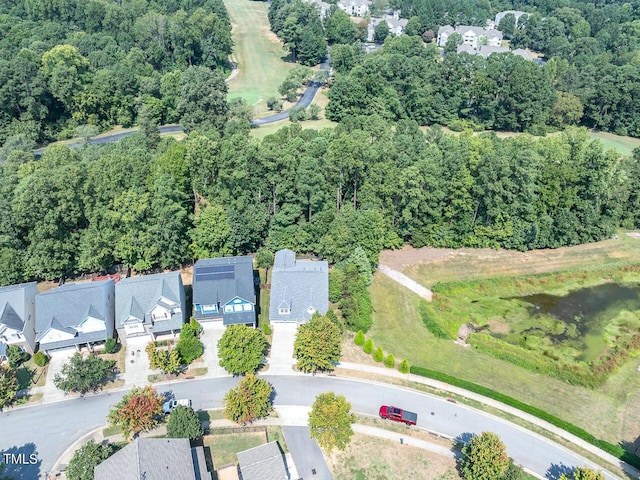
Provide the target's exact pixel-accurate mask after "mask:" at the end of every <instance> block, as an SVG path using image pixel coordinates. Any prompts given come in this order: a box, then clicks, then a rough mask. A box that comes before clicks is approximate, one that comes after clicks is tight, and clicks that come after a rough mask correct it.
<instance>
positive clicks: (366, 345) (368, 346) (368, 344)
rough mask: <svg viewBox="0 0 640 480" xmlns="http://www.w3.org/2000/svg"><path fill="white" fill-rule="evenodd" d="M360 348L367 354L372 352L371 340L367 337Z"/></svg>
mask: <svg viewBox="0 0 640 480" xmlns="http://www.w3.org/2000/svg"><path fill="white" fill-rule="evenodd" d="M362 350H363V351H364V353H366V354H367V355H371V353H372V352H373V340H371V339H370V338H369V339H368V340H367V341H366V342H364V346H363V347H362Z"/></svg>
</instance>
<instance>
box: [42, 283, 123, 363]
mask: <svg viewBox="0 0 640 480" xmlns="http://www.w3.org/2000/svg"><path fill="white" fill-rule="evenodd" d="M114 293H115V292H114V284H113V280H101V281H97V282H88V283H66V284H64V285H62V286H61V287H57V288H54V289H52V290H49V291H47V292H44V293H40V294H39V295H36V341H37V342H38V343H39V345H40V350H45V351H46V350H54V349H58V348H68V347H75V348H80V347H81V346H83V345H87V346H88V347H89V348H91V347H92V345H94V344H96V343H99V342H104V341H105V340H106V339H107V338H112V337H113V330H114V309H115V301H114Z"/></svg>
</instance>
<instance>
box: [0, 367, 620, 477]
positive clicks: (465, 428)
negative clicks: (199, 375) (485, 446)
mask: <svg viewBox="0 0 640 480" xmlns="http://www.w3.org/2000/svg"><path fill="white" fill-rule="evenodd" d="M265 378H267V379H268V380H269V381H270V382H271V383H272V384H273V387H274V388H275V391H276V397H275V404H276V405H307V406H308V405H311V404H312V403H313V401H314V399H315V396H316V395H317V394H318V393H321V392H326V391H335V392H337V393H340V394H342V395H345V396H346V397H347V399H348V400H349V401H350V402H351V404H352V406H353V410H354V411H355V412H358V413H364V414H370V415H376V414H377V412H378V409H379V407H380V405H383V404H387V405H397V406H400V407H402V408H406V409H408V410H411V411H415V412H417V413H418V427H420V428H425V429H429V430H432V431H435V432H439V433H441V434H445V435H449V436H452V437H459V438H468V437H469V436H470V435H471V434H473V433H480V432H483V431H493V432H495V433H497V434H498V435H499V436H500V437H501V438H502V440H503V441H504V443H505V444H506V446H507V452H508V453H509V455H511V456H512V457H513V458H514V460H515V461H516V462H517V463H520V464H522V465H524V466H526V467H527V468H529V469H530V470H532V471H534V472H536V473H538V474H540V475H543V476H545V477H546V478H549V479H557V478H558V476H559V475H560V473H562V472H563V471H566V470H567V469H571V468H572V467H575V466H582V465H588V466H591V467H592V468H595V469H598V468H599V467H598V466H597V465H595V464H592V463H591V462H589V461H587V460H586V459H584V458H582V457H580V456H579V455H577V454H575V453H573V452H570V451H569V450H567V449H566V448H564V447H561V446H560V445H557V444H555V443H552V442H551V441H549V440H547V439H545V438H543V437H541V436H539V435H537V434H535V433H532V432H529V431H527V430H525V429H524V428H522V427H518V426H516V425H514V424H511V423H509V422H507V421H505V420H502V419H499V418H496V417H493V416H491V415H488V414H485V413H483V412H480V411H478V410H474V409H471V408H469V407H466V406H463V405H460V404H456V403H451V402H448V401H447V400H446V399H443V398H440V397H432V396H429V395H426V394H423V393H420V392H417V391H412V390H409V389H405V388H401V387H395V386H391V385H385V384H381V383H376V382H372V381H358V380H352V379H344V378H336V377H325V376H310V375H289V376H268V375H267V376H265ZM237 381H238V379H237V378H214V379H205V380H191V381H182V382H174V383H167V384H163V385H158V386H157V389H158V391H160V392H166V391H171V392H172V393H174V394H175V396H176V397H184V398H191V399H192V401H193V407H194V408H196V409H198V408H201V409H209V408H215V407H220V406H221V404H222V398H223V396H224V394H225V393H226V392H227V390H229V389H230V388H231V387H233V386H234V385H235V384H236V383H237ZM122 394H123V392H118V393H115V392H114V393H108V394H102V395H93V396H88V397H85V398H83V399H76V400H69V401H62V402H57V403H52V404H46V405H42V406H34V407H27V408H21V409H15V410H8V411H5V412H3V413H2V414H0V431H1V432H2V435H1V437H0V450H1V451H3V452H7V453H17V452H21V453H26V454H27V455H28V454H29V453H37V455H38V458H39V460H40V462H41V463H39V464H36V465H10V466H9V468H8V473H10V474H14V476H15V478H18V479H23V478H24V479H36V478H39V477H38V475H42V474H43V473H44V472H46V471H47V470H48V469H50V468H51V467H52V466H53V464H54V463H55V461H56V459H57V458H58V457H59V456H60V455H61V454H62V453H63V452H64V451H65V450H66V448H67V447H68V446H69V445H71V444H72V443H73V442H74V441H75V440H77V439H78V438H80V437H81V436H83V435H84V434H86V433H88V432H90V431H91V430H93V429H95V428H98V427H100V426H101V425H104V424H105V423H106V420H105V419H106V415H107V412H108V410H109V407H110V406H111V405H113V404H114V403H116V402H117V401H118V400H119V399H120V398H121V396H122ZM606 478H607V479H614V478H618V477H616V476H615V475H612V474H610V473H606Z"/></svg>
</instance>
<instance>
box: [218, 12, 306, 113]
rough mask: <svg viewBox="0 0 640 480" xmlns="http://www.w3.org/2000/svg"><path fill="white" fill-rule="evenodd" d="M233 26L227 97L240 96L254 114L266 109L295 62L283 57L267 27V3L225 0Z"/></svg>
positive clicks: (276, 39)
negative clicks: (235, 70) (235, 69)
mask: <svg viewBox="0 0 640 480" xmlns="http://www.w3.org/2000/svg"><path fill="white" fill-rule="evenodd" d="M224 3H225V6H226V7H227V11H228V12H229V17H230V19H231V23H232V26H233V31H232V35H233V41H234V44H235V46H234V50H233V55H232V57H233V60H234V61H235V62H236V63H237V65H238V73H237V75H236V76H235V78H233V79H231V80H230V81H229V82H228V86H229V98H235V97H242V98H244V99H245V100H246V101H247V103H248V104H249V105H251V106H252V107H253V108H254V111H255V113H256V114H257V115H260V114H261V113H264V112H266V111H267V106H266V101H267V98H269V97H271V96H278V86H279V85H280V84H281V83H282V82H283V81H284V79H285V77H286V76H287V73H288V72H289V70H291V69H292V68H293V67H294V66H295V64H294V63H291V62H287V61H286V60H285V58H286V55H287V53H286V52H285V50H284V49H283V47H282V42H280V40H279V39H278V38H277V37H276V36H275V34H273V33H272V32H271V31H270V30H269V20H268V18H267V10H268V4H267V3H266V2H254V1H251V0H226V1H225V2H224Z"/></svg>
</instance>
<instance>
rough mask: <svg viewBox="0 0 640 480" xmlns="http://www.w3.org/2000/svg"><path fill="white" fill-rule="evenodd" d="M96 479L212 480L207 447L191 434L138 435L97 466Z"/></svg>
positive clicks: (94, 475) (94, 472)
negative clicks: (195, 441) (194, 440)
mask: <svg viewBox="0 0 640 480" xmlns="http://www.w3.org/2000/svg"><path fill="white" fill-rule="evenodd" d="M93 477H94V478H95V480H114V479H117V480H142V479H144V480H211V473H210V472H209V471H208V470H207V463H206V460H205V456H204V448H203V447H193V448H192V447H191V443H190V441H189V439H188V438H138V439H136V440H134V441H133V442H131V443H129V444H128V445H126V446H124V447H123V448H121V449H120V450H118V451H117V452H116V453H114V454H113V455H111V456H110V457H109V458H107V459H106V460H105V461H103V462H102V463H100V464H99V465H96V467H95V468H94V470H93Z"/></svg>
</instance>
